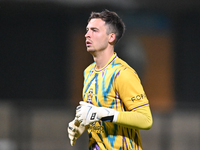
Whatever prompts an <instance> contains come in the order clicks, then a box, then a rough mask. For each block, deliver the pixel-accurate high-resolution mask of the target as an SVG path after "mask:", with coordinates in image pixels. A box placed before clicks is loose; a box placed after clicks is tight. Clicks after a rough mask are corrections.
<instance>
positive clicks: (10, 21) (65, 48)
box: [0, 0, 200, 150]
mask: <svg viewBox="0 0 200 150" xmlns="http://www.w3.org/2000/svg"><path fill="white" fill-rule="evenodd" d="M199 8H200V1H199V0H190V1H189V0H188V1H187V0H185V1H181V0H174V1H167V0H153V1H148V0H143V1H141V0H133V1H131V0H121V1H113V0H110V1H106V0H103V1H98V0H96V1H92V0H86V1H82V0H77V1H73V0H58V1H56V0H49V1H48V0H40V1H39V0H27V1H26V0H21V1H20V0H5V1H4V0H0V118H1V119H0V149H1V150H16V149H17V150H29V149H30V150H34V149H37V150H40V149H41V150H45V149H48V150H62V149H63V150H64V149H67V150H72V149H84V148H85V149H87V142H88V141H87V136H83V137H82V139H81V140H79V141H77V144H76V146H75V147H71V146H70V145H69V139H68V138H67V133H66V127H67V124H68V123H69V121H71V120H72V119H73V116H74V113H75V108H76V104H77V102H78V101H79V99H74V95H80V96H81V93H80V92H76V89H78V88H80V89H81V88H82V83H80V81H82V73H83V70H84V67H86V66H87V65H89V63H91V62H92V59H91V58H90V59H89V57H91V56H89V57H85V56H86V55H87V54H86V55H85V53H87V52H82V51H80V50H79V49H82V50H83V51H85V47H84V34H85V27H86V25H87V19H88V17H89V15H90V13H91V11H102V10H104V9H109V10H113V11H116V12H117V13H118V14H119V15H120V16H121V17H122V18H123V20H124V22H125V24H126V30H127V31H126V34H128V33H130V31H135V32H136V33H137V34H138V33H140V35H143V34H145V33H146V32H148V34H149V35H163V36H165V35H167V36H168V37H169V38H170V41H171V42H172V43H171V45H172V49H171V50H170V51H171V52H172V53H171V55H172V57H171V58H172V59H171V60H170V61H171V62H172V76H173V78H172V80H173V81H172V85H173V89H171V91H172V92H173V93H174V94H173V101H174V103H175V106H174V107H173V109H172V110H171V109H169V110H168V112H167V113H166V112H158V111H157V110H156V109H152V113H153V118H154V125H153V127H152V129H151V130H150V131H148V132H147V131H144V132H142V136H143V145H144V147H145V149H149V150H151V149H152V150H169V149H170V150H175V149H176V150H179V149H180V150H186V149H191V148H192V149H193V150H197V149H199V148H200V145H199V139H200V137H199V135H200V130H199V124H200V120H199V118H200V116H199V114H200V112H199V107H200V92H199V90H200V88H199V87H200V69H199V68H200V59H199V57H200V42H199V40H200V29H199V27H200V9H199ZM166 32H167V33H166ZM77 34H78V35H77ZM79 37H81V38H79ZM152 37H153V36H152ZM74 39H76V40H74ZM77 39H78V40H77ZM82 42H83V43H82ZM122 43H123V41H122ZM125 43H126V41H125ZM158 44H159V41H158ZM82 45H83V46H82ZM163 46H164V45H163ZM80 47H81V48H80ZM121 47H123V44H122V45H119V46H118V47H117V48H116V49H120V48H121ZM118 54H119V55H121V56H122V58H124V59H126V57H125V56H123V52H121V53H120V51H118ZM152 55H153V56H157V54H156V53H153V54H152ZM83 57H84V58H83ZM153 58H154V57H153ZM155 58H156V57H155ZM161 59H162V58H161ZM127 61H129V60H128V59H127ZM132 61H133V62H134V60H132ZM171 62H169V63H171ZM130 63H131V62H130ZM137 65H138V64H137V63H136V64H135V66H133V67H134V68H137V70H138V72H139V73H140V69H141V66H140V65H139V67H138V66H137ZM142 65H143V64H142ZM160 65H162V64H160ZM76 70H78V71H76ZM141 72H142V71H141ZM77 74H79V76H77ZM141 76H142V75H141ZM154 76H155V77H158V76H159V74H155V75H154ZM76 80H77V83H75V82H76ZM158 82H160V81H158ZM150 88H151V87H150ZM163 88H165V87H163ZM161 90H162V89H161ZM77 91H78V90H77ZM155 94H157V93H155ZM150 103H151V101H150ZM85 137H86V138H85ZM66 141H67V142H66ZM5 146H7V149H5ZM176 146H177V147H176ZM2 147H3V148H2ZM83 147H84V148H83Z"/></svg>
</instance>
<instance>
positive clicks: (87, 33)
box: [85, 30, 90, 38]
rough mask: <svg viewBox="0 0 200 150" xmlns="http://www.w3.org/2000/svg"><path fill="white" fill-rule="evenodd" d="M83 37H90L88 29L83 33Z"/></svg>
mask: <svg viewBox="0 0 200 150" xmlns="http://www.w3.org/2000/svg"><path fill="white" fill-rule="evenodd" d="M85 37H86V38H87V37H90V35H89V30H88V31H87V32H86V33H85Z"/></svg>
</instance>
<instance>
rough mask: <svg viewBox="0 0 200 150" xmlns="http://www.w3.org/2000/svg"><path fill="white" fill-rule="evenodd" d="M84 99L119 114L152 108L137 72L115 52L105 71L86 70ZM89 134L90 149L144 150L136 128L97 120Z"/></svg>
mask: <svg viewBox="0 0 200 150" xmlns="http://www.w3.org/2000/svg"><path fill="white" fill-rule="evenodd" d="M83 100H84V101H85V102H88V103H91V104H93V105H95V106H98V107H108V108H112V109H115V110H117V111H136V112H137V110H140V111H142V110H143V109H141V108H145V107H149V102H148V99H147V97H146V95H145V92H144V90H143V87H142V85H141V82H140V79H139V78H138V75H137V73H136V72H135V70H134V69H132V68H131V67H130V66H129V65H128V64H127V63H126V62H124V61H123V60H122V59H120V58H119V57H118V56H117V54H116V53H115V54H114V55H113V56H112V58H111V59H110V60H109V62H108V63H107V64H106V65H105V67H104V68H102V69H100V70H96V69H95V63H93V64H91V65H90V66H88V67H87V68H86V69H85V71H84V87H83ZM127 121H129V119H127ZM88 134H89V149H90V150H142V144H141V137H140V132H139V130H138V129H137V128H129V127H125V126H122V125H118V124H117V123H112V122H106V121H98V122H95V123H93V124H91V125H89V129H88Z"/></svg>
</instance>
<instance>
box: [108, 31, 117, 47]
mask: <svg viewBox="0 0 200 150" xmlns="http://www.w3.org/2000/svg"><path fill="white" fill-rule="evenodd" d="M115 38H116V36H115V33H110V34H109V37H108V42H109V43H113V44H114V43H115Z"/></svg>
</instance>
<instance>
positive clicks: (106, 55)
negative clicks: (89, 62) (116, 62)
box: [93, 50, 114, 69]
mask: <svg viewBox="0 0 200 150" xmlns="http://www.w3.org/2000/svg"><path fill="white" fill-rule="evenodd" d="M113 54H114V50H111V51H100V52H97V54H95V55H93V58H94V61H95V63H96V69H101V68H103V67H104V66H105V65H106V64H107V63H108V61H109V60H110V58H111V57H112V56H113Z"/></svg>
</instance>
